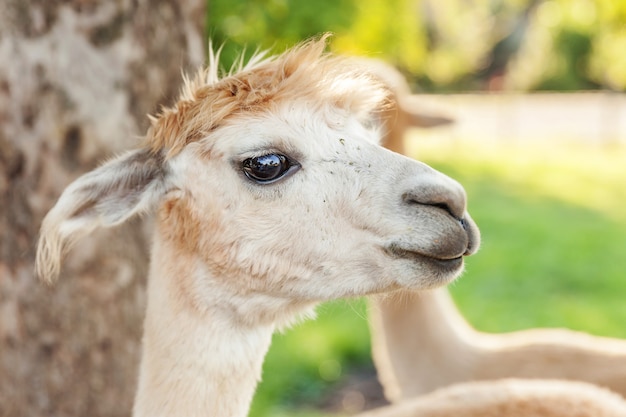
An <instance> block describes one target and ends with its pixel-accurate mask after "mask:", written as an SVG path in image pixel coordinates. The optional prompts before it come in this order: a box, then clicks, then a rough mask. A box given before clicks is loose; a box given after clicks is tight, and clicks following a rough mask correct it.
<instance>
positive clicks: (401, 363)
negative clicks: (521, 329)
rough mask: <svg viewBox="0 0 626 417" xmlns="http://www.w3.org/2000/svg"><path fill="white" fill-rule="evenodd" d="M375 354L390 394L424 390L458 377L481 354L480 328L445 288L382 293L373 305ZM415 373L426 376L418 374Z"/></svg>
mask: <svg viewBox="0 0 626 417" xmlns="http://www.w3.org/2000/svg"><path fill="white" fill-rule="evenodd" d="M372 320H373V323H374V327H375V330H376V337H375V339H374V343H375V345H374V354H375V359H376V362H377V366H378V368H379V369H380V370H381V378H382V379H384V380H385V384H384V385H385V386H386V389H387V390H388V392H386V394H387V396H388V397H389V398H391V399H393V400H399V399H400V398H408V397H412V396H415V395H419V394H423V393H426V392H429V391H431V390H432V389H434V388H436V387H439V386H442V385H445V384H446V383H447V382H449V381H455V380H456V379H457V377H458V375H463V374H465V373H467V370H468V369H470V368H472V367H473V366H474V363H475V361H476V360H477V358H476V354H477V351H476V349H475V346H474V342H473V340H474V339H475V338H476V337H478V333H477V332H476V331H475V330H474V329H473V328H472V327H471V326H470V325H469V324H468V323H467V322H466V321H465V320H464V319H463V317H462V316H461V315H460V313H459V311H458V310H457V309H456V306H455V305H454V303H453V301H452V299H451V297H450V294H449V293H448V292H447V291H446V290H445V289H439V290H435V291H427V292H421V293H414V292H402V293H401V294H399V295H398V296H395V297H387V298H383V297H380V298H379V299H377V300H376V304H375V305H374V306H373V308H372ZM415 374H420V375H424V376H427V377H424V378H415Z"/></svg>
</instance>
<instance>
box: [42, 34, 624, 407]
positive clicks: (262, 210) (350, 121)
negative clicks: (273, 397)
mask: <svg viewBox="0 0 626 417" xmlns="http://www.w3.org/2000/svg"><path fill="white" fill-rule="evenodd" d="M324 45H325V42H324V40H323V39H322V40H319V41H311V42H308V43H305V44H303V45H301V46H299V47H297V48H294V49H292V50H291V51H289V52H287V53H285V54H283V55H281V56H279V57H277V58H273V59H272V58H270V59H261V58H260V57H257V58H253V59H252V61H251V62H250V63H249V64H248V65H246V66H244V67H243V68H241V69H240V71H238V72H237V73H235V74H230V75H228V76H226V77H224V78H222V79H219V78H218V76H217V70H216V64H215V62H212V64H211V65H210V67H209V68H208V69H207V70H206V71H204V72H202V73H201V74H200V75H199V76H198V77H196V79H195V80H194V81H193V82H188V83H187V85H186V88H185V89H184V92H183V94H182V96H181V98H180V100H179V101H178V102H177V103H176V105H175V106H174V107H173V108H170V109H165V110H163V112H162V113H161V114H160V115H159V116H158V117H156V118H153V126H152V128H151V129H150V131H149V132H148V135H147V140H146V144H145V146H144V147H143V148H141V149H139V150H136V151H133V152H129V153H127V154H125V155H123V156H121V157H119V158H117V159H114V160H112V161H110V162H109V163H107V164H105V165H103V166H102V167H100V168H98V169H96V170H94V171H92V172H91V173H88V174H86V175H84V176H82V177H81V178H79V179H78V180H76V181H75V182H74V183H73V184H71V185H70V186H69V187H68V188H67V189H66V190H65V192H64V193H63V195H62V196H61V197H60V199H59V201H58V203H57V204H56V206H55V207H54V208H53V209H52V210H51V211H50V213H49V214H48V215H47V216H46V218H45V219H44V222H43V225H42V230H41V237H40V242H39V248H38V249H39V250H38V262H37V265H38V271H39V273H40V275H41V276H42V277H43V278H44V279H46V280H48V281H51V280H53V279H54V277H55V276H56V275H57V274H58V273H59V271H60V262H61V255H62V253H63V251H64V250H65V248H67V247H68V244H71V243H73V242H75V241H76V239H77V238H79V237H80V236H81V235H84V234H86V233H89V232H90V231H92V230H93V229H95V228H97V227H110V226H115V225H118V224H121V223H123V222H124V221H126V220H127V219H129V218H130V217H132V216H134V215H137V214H141V213H144V212H148V211H155V212H156V226H155V234H154V244H153V248H152V263H151V268H150V277H149V283H148V307H147V312H146V320H145V325H144V337H143V354H142V360H141V365H140V374H139V386H138V391H137V394H136V398H135V405H134V410H133V415H134V416H135V417H147V416H150V417H158V416H170V417H173V416H185V417H190V416H220V417H235V416H245V415H246V414H247V412H248V408H249V405H250V401H251V399H252V395H253V393H254V390H255V387H256V385H257V382H258V380H259V378H260V373H261V364H262V361H263V357H264V356H265V353H266V351H267V349H268V347H269V344H270V339H271V335H272V333H273V331H274V329H275V328H276V327H277V326H285V325H288V324H289V323H291V322H292V321H293V320H294V319H295V318H297V317H298V316H302V315H307V314H310V312H311V311H312V308H313V306H314V305H315V304H316V303H318V302H320V301H324V300H330V299H336V298H339V297H351V296H357V295H364V294H375V293H382V292H389V291H393V290H397V289H428V288H434V287H438V286H441V285H444V284H446V283H448V282H450V281H451V280H453V279H454V278H455V277H456V276H457V275H458V274H459V273H460V271H461V270H462V267H463V256H464V255H469V254H471V253H473V252H474V251H475V250H476V248H477V246H478V242H479V237H478V231H477V229H476V226H475V225H474V223H473V222H472V220H471V218H470V217H469V216H468V215H467V213H466V211H465V193H464V191H463V189H462V188H461V186H460V185H459V184H458V183H456V182H454V181H453V180H451V179H449V178H447V177H445V176H444V175H442V174H439V173H437V172H436V171H434V170H432V169H431V168H429V167H427V166H425V165H424V164H421V163H419V162H416V161H413V160H410V159H408V158H405V157H403V156H400V155H397V154H394V153H392V152H390V151H387V150H385V149H383V148H381V147H380V146H378V145H377V143H376V142H377V141H378V139H379V134H378V132H377V129H376V128H375V126H372V123H371V120H372V118H373V116H372V113H373V112H376V111H378V110H380V108H381V106H384V102H385V97H386V94H387V93H386V90H385V89H384V88H383V87H382V86H381V85H380V84H379V83H377V82H375V81H374V80H373V79H372V78H371V77H370V76H368V75H367V73H366V72H364V71H362V70H361V69H360V68H358V67H355V66H353V65H352V64H351V62H350V61H348V60H345V59H341V58H338V57H333V56H330V55H324V54H323V53H322V51H323V49H324ZM472 389H473V388H472ZM470 390H471V389H470ZM589 391H590V392H593V393H594V395H595V394H598V395H597V396H595V397H594V401H597V402H598V403H599V404H601V406H602V407H605V408H606V409H607V410H608V409H609V408H607V407H609V406H611V407H617V406H621V405H622V404H618V405H616V404H614V403H613V402H611V401H612V400H613V398H612V397H610V394H607V393H605V392H603V391H602V392H599V393H595V391H594V390H593V389H590V390H589ZM443 395H444V396H446V395H447V394H445V393H444V394H443ZM452 395H456V394H455V393H454V392H453V393H452ZM607 397H610V400H607ZM511 400H512V402H513V403H514V402H515V399H511ZM435 401H436V400H435ZM418 408H419V406H418ZM623 410H626V406H625V407H624V408H623ZM390 413H392V414H389V415H390V416H391V415H398V414H397V410H394V409H393V408H392V409H390ZM606 415H618V414H606Z"/></svg>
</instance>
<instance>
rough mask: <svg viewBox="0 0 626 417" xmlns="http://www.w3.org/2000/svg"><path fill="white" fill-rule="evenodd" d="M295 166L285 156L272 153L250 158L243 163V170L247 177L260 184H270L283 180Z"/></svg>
mask: <svg viewBox="0 0 626 417" xmlns="http://www.w3.org/2000/svg"><path fill="white" fill-rule="evenodd" d="M292 167H294V165H293V164H292V163H291V162H290V161H289V159H288V158H287V157H286V156H285V155H281V154H278V153H270V154H267V155H262V156H256V157H254V158H248V159H246V160H244V161H243V164H242V168H243V172H244V174H246V177H248V178H250V179H251V180H253V181H256V182H258V183H270V182H273V181H276V180H278V179H279V178H281V177H282V176H283V175H285V173H287V172H288V171H290V168H292Z"/></svg>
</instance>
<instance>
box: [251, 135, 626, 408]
mask: <svg viewBox="0 0 626 417" xmlns="http://www.w3.org/2000/svg"><path fill="white" fill-rule="evenodd" d="M411 145H412V147H411V148H410V153H411V155H412V156H415V157H417V158H418V159H420V160H422V161H424V162H426V163H428V164H430V165H432V166H433V167H436V168H437V169H439V170H441V171H443V172H445V173H446V174H448V175H450V176H452V177H453V178H456V179H457V180H459V181H460V182H461V183H462V184H463V185H464V186H465V188H466V190H467V192H468V196H469V209H470V212H471V213H472V216H473V217H474V219H475V220H476V221H477V223H478V225H479V227H480V229H481V232H482V236H483V244H482V248H481V250H480V252H479V253H478V254H477V255H476V256H473V257H471V258H469V259H468V262H467V271H466V273H465V274H464V275H463V277H462V278H461V279H459V280H458V281H457V282H456V283H454V284H453V285H452V286H451V290H452V293H453V296H454V298H455V299H456V301H457V303H458V304H459V307H460V308H461V310H462V311H463V313H464V314H465V316H466V317H467V318H468V319H469V320H470V322H472V323H473V324H474V325H475V326H476V327H477V328H479V329H481V330H484V331H490V332H501V331H510V330H517V329H522V328H528V327H570V328H574V329H578V330H584V331H587V332H591V333H593V334H598V335H606V336H616V337H624V338H626V302H624V298H625V297H626V208H625V207H624V204H626V149H624V148H619V147H617V148H616V147H614V148H602V147H598V146H591V145H588V146H574V145H564V144H554V145H550V146H549V145H546V144H545V142H544V144H539V143H538V142H537V143H535V144H531V145H529V144H527V145H525V146H513V145H508V146H506V145H498V146H494V145H493V144H490V145H489V146H485V145H481V144H480V142H472V141H468V142H463V141H457V142H452V141H443V140H441V139H437V140H432V139H429V138H425V139H424V138H422V139H421V140H419V141H413V142H411ZM318 312H319V318H318V320H316V321H309V322H306V323H303V324H301V325H299V326H297V327H296V328H295V329H292V330H288V331H287V332H286V333H285V334H280V335H276V336H275V338H274V343H273V346H272V348H271V350H270V353H269V355H268V357H267V360H266V363H265V367H264V377H263V378H264V381H263V382H262V383H261V385H260V387H259V390H258V392H257V396H256V397H255V402H254V406H253V411H252V413H251V416H253V417H260V416H272V417H281V416H288V415H289V416H298V417H318V416H321V415H323V414H321V413H317V412H315V406H316V403H317V401H318V400H319V398H320V397H321V396H323V395H325V393H327V392H328V390H331V389H333V384H334V383H335V382H336V381H337V380H340V379H341V377H342V376H344V375H345V374H346V373H348V372H350V370H351V369H353V368H356V367H362V366H371V360H370V357H369V349H370V346H369V333H368V329H367V321H366V318H365V317H366V308H365V302H364V301H362V300H359V301H350V302H337V303H332V304H328V305H323V306H321V307H320V308H319V310H318Z"/></svg>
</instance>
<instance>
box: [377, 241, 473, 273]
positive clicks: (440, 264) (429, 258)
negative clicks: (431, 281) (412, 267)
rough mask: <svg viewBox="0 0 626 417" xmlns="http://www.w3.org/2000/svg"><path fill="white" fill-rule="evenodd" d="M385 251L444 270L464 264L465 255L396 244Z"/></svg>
mask: <svg viewBox="0 0 626 417" xmlns="http://www.w3.org/2000/svg"><path fill="white" fill-rule="evenodd" d="M385 252H386V253H387V254H388V255H389V256H391V257H392V258H396V259H405V260H410V261H414V262H417V263H421V264H426V265H428V266H430V267H432V268H434V269H438V270H442V271H454V270H457V269H459V268H460V267H462V266H463V256H464V255H465V254H462V255H453V256H450V257H445V256H436V255H430V254H425V253H423V252H418V251H415V250H411V249H404V248H402V247H400V246H398V245H396V244H392V245H390V246H388V247H386V248H385Z"/></svg>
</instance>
